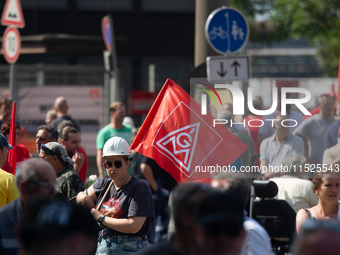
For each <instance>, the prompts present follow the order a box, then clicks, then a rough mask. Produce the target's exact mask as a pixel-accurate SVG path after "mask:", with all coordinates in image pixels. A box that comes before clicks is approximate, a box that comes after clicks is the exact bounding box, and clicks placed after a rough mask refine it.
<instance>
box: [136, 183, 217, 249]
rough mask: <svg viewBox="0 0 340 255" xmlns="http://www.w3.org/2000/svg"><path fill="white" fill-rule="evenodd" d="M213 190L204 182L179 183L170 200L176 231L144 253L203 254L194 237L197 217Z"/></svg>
mask: <svg viewBox="0 0 340 255" xmlns="http://www.w3.org/2000/svg"><path fill="white" fill-rule="evenodd" d="M213 192H214V189H213V188H211V187H210V186H208V185H206V184H202V183H195V182H187V183H182V184H180V185H177V186H176V187H175V188H174V189H173V191H172V193H171V198H170V201H169V202H170V204H171V206H170V208H171V209H172V213H171V217H172V220H173V221H174V223H175V228H176V231H175V232H174V233H173V234H172V235H171V238H170V239H169V240H168V241H165V242H161V243H158V244H156V245H155V246H153V247H151V248H150V249H147V250H145V251H143V252H142V255H156V254H164V255H175V254H177V255H179V254H186V255H194V254H195V255H196V254H203V253H202V252H203V251H202V250H201V249H200V247H199V246H198V244H197V243H196V241H195V238H194V237H195V236H196V235H197V228H198V223H197V217H198V211H199V208H200V205H201V203H202V201H203V199H204V198H205V197H207V196H208V195H209V194H212V193H213Z"/></svg>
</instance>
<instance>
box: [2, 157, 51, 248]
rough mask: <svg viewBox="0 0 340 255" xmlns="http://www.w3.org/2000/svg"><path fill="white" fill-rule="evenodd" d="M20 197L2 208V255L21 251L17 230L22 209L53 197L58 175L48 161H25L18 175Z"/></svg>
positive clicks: (35, 159) (17, 172) (18, 170)
mask: <svg viewBox="0 0 340 255" xmlns="http://www.w3.org/2000/svg"><path fill="white" fill-rule="evenodd" d="M15 182H16V185H17V187H18V189H19V197H18V198H17V199H16V200H14V201H12V202H11V203H9V204H8V205H5V206H3V207H1V208H0V254H4V255H15V254H17V252H18V249H19V243H18V240H17V235H16V229H17V226H18V224H19V222H20V218H21V212H22V209H23V208H24V207H25V206H26V204H27V203H28V201H30V200H31V199H34V198H36V197H41V196H53V195H54V193H55V190H54V185H55V183H56V174H55V172H54V170H53V167H52V166H51V165H50V164H49V163H48V162H46V161H44V160H40V159H37V158H34V159H28V160H25V161H24V163H22V164H21V165H20V166H19V167H18V169H17V171H16V173H15Z"/></svg>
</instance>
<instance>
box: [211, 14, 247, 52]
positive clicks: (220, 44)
mask: <svg viewBox="0 0 340 255" xmlns="http://www.w3.org/2000/svg"><path fill="white" fill-rule="evenodd" d="M205 37H206V38H207V40H208V43H209V44H210V46H211V47H212V48H213V49H214V50H215V51H216V52H218V53H221V54H231V53H236V52H239V51H240V50H242V49H243V47H244V46H245V45H246V44H247V42H248V39H249V26H248V22H247V21H246V19H245V17H244V16H243V14H242V13H241V12H239V11H238V10H236V9H233V8H229V7H221V8H218V9H216V10H215V11H213V12H212V13H211V14H210V15H209V17H208V19H207V22H206V23H205Z"/></svg>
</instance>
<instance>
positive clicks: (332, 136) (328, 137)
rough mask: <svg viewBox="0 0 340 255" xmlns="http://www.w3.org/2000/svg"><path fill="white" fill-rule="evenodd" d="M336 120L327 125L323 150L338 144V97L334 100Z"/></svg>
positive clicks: (339, 108)
mask: <svg viewBox="0 0 340 255" xmlns="http://www.w3.org/2000/svg"><path fill="white" fill-rule="evenodd" d="M336 117H337V118H336V120H335V121H334V122H333V123H332V124H330V125H329V127H328V128H327V130H326V133H325V139H324V144H323V149H324V151H325V150H327V149H329V148H331V147H333V146H335V145H337V144H338V140H339V138H338V131H339V128H340V99H339V100H338V101H337V102H336Z"/></svg>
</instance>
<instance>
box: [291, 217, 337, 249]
mask: <svg viewBox="0 0 340 255" xmlns="http://www.w3.org/2000/svg"><path fill="white" fill-rule="evenodd" d="M339 232H340V229H339V224H336V223H335V222H330V221H314V220H308V221H307V222H305V223H304V224H303V225H302V227H301V232H300V234H299V235H298V236H296V238H295V240H294V242H293V248H292V253H291V254H292V255H319V254H327V255H338V254H339V251H340V236H339Z"/></svg>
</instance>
